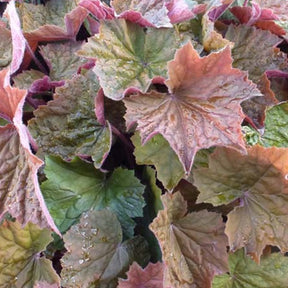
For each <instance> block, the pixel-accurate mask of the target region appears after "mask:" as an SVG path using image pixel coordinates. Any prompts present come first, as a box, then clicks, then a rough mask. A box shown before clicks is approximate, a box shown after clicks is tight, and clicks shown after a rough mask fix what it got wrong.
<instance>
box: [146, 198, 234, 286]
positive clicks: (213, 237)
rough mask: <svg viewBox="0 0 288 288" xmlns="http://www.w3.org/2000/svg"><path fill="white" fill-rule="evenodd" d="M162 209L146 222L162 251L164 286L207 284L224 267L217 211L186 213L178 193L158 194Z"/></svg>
mask: <svg viewBox="0 0 288 288" xmlns="http://www.w3.org/2000/svg"><path fill="white" fill-rule="evenodd" d="M162 202H163V205H164V210H162V211H159V213H158V216H157V218H155V219H154V221H153V223H152V224H151V225H150V229H151V230H152V231H153V232H154V233H155V235H156V237H157V239H158V241H159V244H160V246H161V249H162V252H163V260H164V264H165V265H166V266H165V267H164V284H163V285H164V287H170V286H171V287H174V288H178V287H179V288H180V287H181V288H186V287H187V288H188V287H203V288H206V287H207V288H208V287H211V282H212V279H213V276H214V274H218V273H221V272H220V271H223V272H225V271H226V270H227V256H228V255H227V252H226V243H227V238H226V236H225V234H224V224H223V222H222V219H221V216H220V214H217V213H213V212H208V211H206V210H202V211H200V212H193V213H190V214H187V215H186V212H187V211H186V210H187V204H186V202H185V201H184V199H183V197H182V196H181V194H180V193H179V192H176V193H175V194H167V193H166V194H165V195H163V196H162Z"/></svg>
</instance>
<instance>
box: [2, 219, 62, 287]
mask: <svg viewBox="0 0 288 288" xmlns="http://www.w3.org/2000/svg"><path fill="white" fill-rule="evenodd" d="M51 240H52V237H51V231H49V230H48V229H43V230H41V229H40V228H39V227H38V226H37V225H34V224H32V223H28V224H27V225H26V226H25V227H21V225H20V223H18V222H10V221H6V220H5V221H4V222H3V223H2V225H1V226H0V274H1V277H0V286H1V287H24V286H23V285H24V283H25V286H26V287H37V285H36V283H37V282H38V281H45V282H46V283H48V285H52V286H46V287H55V286H56V287H59V285H60V279H59V276H58V275H57V274H56V272H55V271H54V269H53V267H52V262H51V261H49V260H47V259H46V258H45V257H42V256H40V253H41V252H42V251H43V250H45V247H46V246H47V244H48V243H49V242H50V241H51ZM34 285H36V286H34ZM53 285H54V286H53Z"/></svg>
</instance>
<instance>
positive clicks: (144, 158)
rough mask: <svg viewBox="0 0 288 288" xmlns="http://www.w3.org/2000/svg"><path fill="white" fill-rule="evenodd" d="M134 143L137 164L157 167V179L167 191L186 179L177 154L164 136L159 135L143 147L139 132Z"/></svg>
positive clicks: (133, 140) (134, 138)
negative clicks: (182, 179)
mask: <svg viewBox="0 0 288 288" xmlns="http://www.w3.org/2000/svg"><path fill="white" fill-rule="evenodd" d="M132 142H133V144H134V146H135V151H134V155H135V157H136V162H137V164H139V165H155V167H156V170H157V178H158V179H159V180H160V181H161V182H162V184H163V185H164V186H165V188H166V189H168V190H172V189H173V188H174V187H175V186H176V185H177V184H178V182H179V181H180V180H181V178H183V177H184V175H185V172H184V169H183V167H182V164H181V162H180V160H179V159H178V156H177V154H176V153H175V152H174V150H173V149H172V148H171V147H170V145H169V143H168V141H167V140H166V139H165V138H164V137H163V136H162V135H160V134H157V135H155V136H153V138H151V139H150V140H149V141H147V142H146V143H145V144H144V145H142V144H141V138H140V135H139V132H137V133H135V135H134V136H133V137H132Z"/></svg>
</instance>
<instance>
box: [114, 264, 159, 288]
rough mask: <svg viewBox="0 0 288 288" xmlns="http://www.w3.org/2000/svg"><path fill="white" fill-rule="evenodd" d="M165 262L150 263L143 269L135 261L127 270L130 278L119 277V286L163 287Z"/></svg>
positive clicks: (121, 287) (136, 287)
mask: <svg viewBox="0 0 288 288" xmlns="http://www.w3.org/2000/svg"><path fill="white" fill-rule="evenodd" d="M163 269H164V264H163V263H160V262H158V263H156V264H153V263H151V262H150V263H149V264H148V265H147V266H146V267H145V268H144V269H142V267H141V266H139V264H137V262H133V264H132V265H131V266H130V269H129V271H128V272H127V277H128V279H126V280H124V279H119V282H118V283H119V285H118V288H143V287H145V288H163Z"/></svg>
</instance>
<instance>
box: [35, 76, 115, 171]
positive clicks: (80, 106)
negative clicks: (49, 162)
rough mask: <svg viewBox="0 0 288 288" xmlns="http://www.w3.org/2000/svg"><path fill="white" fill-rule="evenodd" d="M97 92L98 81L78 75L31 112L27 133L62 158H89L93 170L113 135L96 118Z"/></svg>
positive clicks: (108, 148) (48, 151)
mask: <svg viewBox="0 0 288 288" xmlns="http://www.w3.org/2000/svg"><path fill="white" fill-rule="evenodd" d="M98 90H99V84H98V82H92V81H90V80H88V79H87V78H86V77H84V76H81V75H77V76H75V77H74V78H73V79H72V80H67V81H66V84H65V86H63V87H59V88H57V89H56V92H55V95H54V100H52V101H50V102H49V103H48V104H47V105H45V106H40V107H39V108H38V109H37V110H35V111H34V114H35V116H36V117H35V118H34V119H32V120H30V121H29V130H30V132H31V134H32V136H33V137H34V138H35V140H36V142H37V144H38V145H39V147H40V148H41V149H42V151H44V152H45V153H48V154H52V155H59V156H61V157H62V158H64V159H69V158H73V157H74V156H76V155H86V156H92V159H93V160H94V165H95V167H101V165H102V163H103V162H104V160H105V159H106V157H107V155H108V153H109V151H110V148H111V145H112V132H111V127H110V124H109V123H107V125H106V126H103V125H101V124H99V123H98V121H97V119H96V116H95V112H94V102H95V97H96V95H97V92H98ZM79 95H81V97H79Z"/></svg>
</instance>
